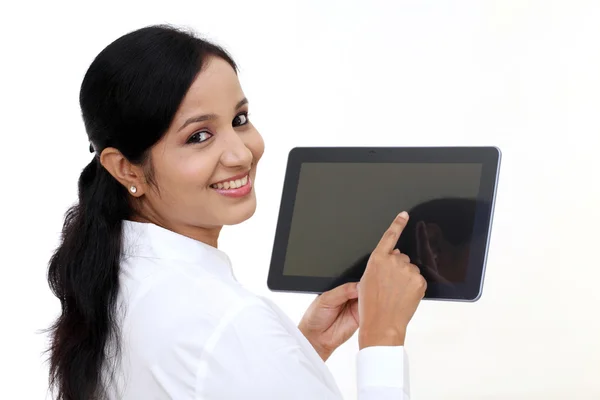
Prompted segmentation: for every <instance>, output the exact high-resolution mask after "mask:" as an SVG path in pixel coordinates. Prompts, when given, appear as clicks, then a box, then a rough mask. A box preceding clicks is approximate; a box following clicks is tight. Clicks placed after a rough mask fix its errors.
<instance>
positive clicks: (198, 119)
mask: <svg viewBox="0 0 600 400" xmlns="http://www.w3.org/2000/svg"><path fill="white" fill-rule="evenodd" d="M246 104H248V99H247V98H245V97H244V98H243V99H242V100H240V101H239V102H238V103H237V104H236V105H235V110H236V111H237V110H238V109H240V108H241V107H242V106H245V105H246ZM216 118H217V115H216V114H204V115H198V116H195V117H191V118H188V119H187V120H186V121H185V122H184V123H183V125H181V128H179V131H181V130H182V129H183V128H185V127H186V126H188V125H189V124H193V123H196V122H203V121H210V120H213V119H216ZM179 131H178V132H179Z"/></svg>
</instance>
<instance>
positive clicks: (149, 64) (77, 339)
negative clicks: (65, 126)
mask: <svg viewBox="0 0 600 400" xmlns="http://www.w3.org/2000/svg"><path fill="white" fill-rule="evenodd" d="M211 57H217V58H221V59H223V60H225V61H227V62H228V63H229V64H230V65H231V66H232V68H233V69H234V70H235V71H236V73H237V66H236V64H235V63H234V61H233V60H232V59H231V57H230V56H229V55H228V54H227V53H226V51H225V50H224V49H222V48H221V47H218V46H216V45H214V44H212V43H210V42H208V41H206V40H203V39H201V38H199V37H197V36H196V35H195V34H193V33H192V32H190V31H186V30H184V29H180V28H175V27H171V26H168V25H154V26H149V27H145V28H142V29H139V30H136V31H133V32H130V33H128V34H126V35H124V36H122V37H120V38H118V39H117V40H115V41H114V42H112V43H111V44H110V45H108V46H107V47H106V48H105V49H104V50H102V52H100V53H99V54H98V55H97V56H96V58H95V59H94V60H93V62H92V64H91V65H90V67H89V69H88V71H87V73H86V74H85V77H84V79H83V83H82V85H81V91H80V95H79V102H80V106H81V111H82V117H83V121H84V124H85V129H86V131H87V135H88V138H89V140H90V151H93V152H94V158H93V159H92V161H91V162H90V163H89V164H88V165H87V166H86V167H85V168H84V169H83V172H82V173H81V176H80V178H79V201H78V203H77V204H76V205H74V206H73V207H71V208H70V209H69V210H68V212H67V213H66V216H65V221H64V225H63V230H62V235H61V243H60V245H59V246H58V248H57V249H56V251H55V252H54V254H53V256H52V258H51V259H50V262H49V268H48V282H49V285H50V288H51V289H52V291H53V292H54V294H55V296H56V297H57V298H58V299H59V300H60V304H61V314H60V315H59V317H58V318H57V320H56V321H55V323H54V324H53V325H52V326H51V327H50V328H49V329H48V331H49V332H50V339H51V341H50V346H49V348H48V352H49V353H50V356H49V362H50V388H51V390H54V391H56V398H57V399H58V400H83V399H85V400H88V399H102V398H104V397H105V396H106V381H105V379H104V373H105V371H106V369H107V368H108V369H110V366H111V365H110V363H111V361H112V360H113V355H112V354H109V350H108V349H109V348H111V349H112V344H113V343H114V345H115V347H114V348H115V349H116V350H117V351H118V349H119V341H118V336H119V335H118V326H117V322H118V321H117V318H116V313H117V294H118V291H119V263H120V257H121V250H122V249H121V245H122V240H121V235H122V228H121V226H122V221H123V220H125V219H128V218H131V216H132V214H133V209H132V206H131V202H130V199H129V195H128V191H127V189H126V188H125V187H124V186H123V185H121V184H120V183H119V182H118V181H117V180H116V179H115V178H113V176H112V175H110V173H109V172H108V171H107V170H106V169H105V168H104V167H103V166H102V165H101V163H100V161H99V154H100V153H101V152H102V151H103V150H104V149H105V148H107V147H113V148H116V149H118V150H119V151H120V152H121V153H122V154H123V155H124V156H125V157H126V158H127V159H128V160H129V161H130V162H132V163H135V164H138V165H143V166H147V165H148V164H150V162H151V160H150V159H149V150H150V148H151V147H152V146H153V145H154V144H155V143H156V142H158V141H159V140H160V138H161V137H162V136H163V135H164V134H165V132H166V131H167V129H168V128H169V126H170V125H171V123H172V120H173V117H174V115H175V113H176V111H177V109H178V108H179V106H180V104H181V102H182V100H183V98H184V96H185V94H186V93H187V91H188V90H189V88H190V86H191V84H192V82H193V81H194V79H195V78H196V76H197V75H198V74H199V73H200V71H201V69H202V68H203V66H204V65H205V64H206V62H207V60H208V59H209V58H211ZM113 341H114V342H113Z"/></svg>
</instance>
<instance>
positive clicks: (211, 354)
mask: <svg viewBox="0 0 600 400" xmlns="http://www.w3.org/2000/svg"><path fill="white" fill-rule="evenodd" d="M294 330H295V331H294ZM301 335H302V334H301V333H300V332H299V331H298V330H297V327H296V326H295V325H292V324H290V323H289V321H287V320H285V319H283V318H282V317H281V316H280V315H278V313H277V312H275V311H274V310H273V309H272V308H271V307H269V306H268V305H266V304H264V303H261V302H257V303H256V304H251V305H245V306H243V307H240V308H239V310H237V312H233V313H231V314H230V315H229V316H228V317H226V318H224V319H223V321H222V324H221V326H220V327H219V328H218V329H217V330H216V331H215V333H214V334H213V336H212V337H211V338H210V340H209V341H208V343H206V345H205V346H204V350H203V356H202V358H201V363H200V365H199V369H198V373H197V379H196V397H195V398H196V399H203V400H209V399H222V400H228V399H240V398H244V399H257V400H258V399H261V400H263V399H265V400H267V399H273V400H275V399H277V400H280V399H290V400H295V399H298V400H300V399H301V400H306V399H319V400H341V399H342V396H341V393H340V391H339V389H338V387H337V385H336V384H335V382H334V380H333V378H332V376H331V374H330V372H329V370H328V369H327V367H326V365H325V363H324V362H323V361H322V360H321V359H320V358H319V356H318V354H317V353H316V352H315V351H314V349H313V348H312V347H310V344H309V343H308V341H306V340H305V338H304V337H303V336H301ZM357 363H358V365H357V371H358V388H357V389H358V399H359V400H376V399H377V400H392V399H394V400H407V399H408V396H407V392H406V387H405V382H404V376H405V373H406V368H405V354H404V350H403V348H401V347H396V348H394V347H371V348H366V349H363V350H361V351H360V352H359V354H358V358H357Z"/></svg>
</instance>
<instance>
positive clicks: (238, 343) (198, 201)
mask: <svg viewBox="0 0 600 400" xmlns="http://www.w3.org/2000/svg"><path fill="white" fill-rule="evenodd" d="M236 71H237V69H236V65H235V63H234V61H233V60H232V59H231V58H230V56H229V55H228V54H227V53H226V52H225V51H224V50H222V49H221V48H219V47H217V46H215V45H214V44H211V43H208V42H206V41H204V40H201V39H199V38H197V37H195V36H194V35H193V34H191V33H188V32H185V31H182V30H178V29H175V28H171V27H167V26H152V27H147V28H143V29H140V30H137V31H134V32H131V33H129V34H127V35H125V36H122V37H121V38H119V39H117V40H116V41H114V42H113V43H111V44H110V45H109V46H108V47H106V48H105V49H104V50H103V51H102V52H101V53H100V54H99V55H98V56H97V57H96V59H95V60H94V61H93V63H92V64H91V66H90V67H89V70H88V71H87V73H86V75H85V78H84V80H83V83H82V86H81V92H80V105H81V109H82V114H83V120H84V123H85V128H86V130H87V134H88V137H89V140H90V151H91V152H93V153H94V157H93V159H92V161H91V162H90V163H89V165H88V166H86V167H85V169H84V170H83V172H82V173H81V177H80V178H79V202H78V204H77V205H75V206H74V207H73V208H71V209H70V210H69V212H68V213H67V215H66V218H65V223H64V227H63V235H62V242H61V244H60V246H59V247H58V249H57V250H56V252H55V254H54V255H53V257H52V259H51V261H50V266H49V283H50V286H51V288H52V290H53V291H54V293H55V294H56V296H57V297H58V299H59V300H60V302H61V306H62V313H61V315H60V316H59V318H58V319H57V321H56V323H55V324H54V325H53V327H52V328H51V334H52V342H51V347H50V349H49V352H50V382H51V387H52V388H53V390H55V392H56V394H57V398H58V399H61V400H72V399H82V400H83V399H86V400H87V399H144V400H150V399H176V400H186V399H302V400H306V399H340V398H341V395H340V392H339V390H338V388H337V386H336V384H335V382H334V381H333V379H332V376H331V374H330V372H329V371H328V369H327V367H326V366H325V363H324V361H325V360H326V359H327V358H328V357H329V356H330V354H331V353H332V352H333V351H334V350H335V348H337V347H338V346H339V345H341V344H342V343H344V342H345V341H346V340H347V339H349V338H350V337H351V336H352V335H353V334H354V332H355V331H356V330H357V329H359V328H360V330H359V347H360V350H359V353H358V356H357V363H358V364H357V368H358V392H359V398H360V399H361V400H367V399H368V400H374V399H378V400H385V399H407V398H408V390H407V388H408V381H407V375H406V373H407V367H406V364H405V355H404V349H403V345H404V337H405V334H406V327H407V324H408V322H409V320H410V319H411V318H412V315H413V313H414V312H415V310H416V308H417V306H418V304H419V302H420V300H421V299H422V297H423V294H424V292H425V286H426V285H425V281H424V279H423V278H422V276H421V275H420V274H419V271H418V268H417V267H415V266H414V265H412V264H410V260H409V259H408V257H407V256H406V255H402V254H400V253H399V252H398V250H394V246H395V245H396V242H397V240H398V238H399V236H400V234H401V231H402V228H403V226H405V224H406V222H407V218H408V215H407V214H406V213H402V214H401V215H399V216H398V217H397V218H396V220H395V221H393V222H392V224H391V226H390V229H389V230H388V231H387V232H386V233H385V235H384V236H383V237H382V239H381V242H380V243H379V245H378V247H377V248H376V249H375V251H374V252H373V255H372V256H371V258H370V260H369V265H368V267H367V269H366V271H365V273H364V275H363V277H362V279H361V281H360V283H359V284H358V285H357V284H355V283H351V284H346V285H343V286H340V287H337V288H336V289H334V290H331V291H329V292H326V293H324V294H322V295H321V296H318V297H317V298H316V300H315V301H314V302H313V304H312V305H311V306H310V308H309V309H308V311H307V312H306V314H305V316H304V317H303V319H302V321H301V322H300V324H299V326H295V325H294V324H293V323H292V322H291V321H290V320H289V318H288V317H286V316H285V315H284V314H283V313H282V312H281V311H280V309H279V308H278V307H277V306H275V305H274V304H272V303H271V302H270V301H268V300H267V299H264V298H261V297H258V296H255V295H253V294H252V293H250V292H248V291H247V290H246V289H244V288H243V287H242V286H241V285H240V284H239V283H238V282H237V281H236V279H235V277H234V275H233V274H232V270H231V265H230V262H229V259H228V257H227V255H226V254H224V253H223V252H222V251H220V250H219V249H218V248H217V242H218V236H219V232H220V230H221V228H222V227H223V226H224V225H234V224H238V223H241V222H243V221H244V220H246V219H248V218H250V217H251V216H252V214H253V213H254V210H255V206H256V198H255V193H254V189H253V184H254V180H255V177H256V166H257V163H258V161H259V160H260V158H261V155H262V154H263V150H264V144H263V141H262V139H261V136H260V135H259V133H258V132H257V130H256V129H255V128H254V126H253V125H252V124H251V123H250V121H249V119H248V100H247V99H246V97H245V96H244V93H243V91H242V88H241V87H240V83H239V81H238V78H237V73H236Z"/></svg>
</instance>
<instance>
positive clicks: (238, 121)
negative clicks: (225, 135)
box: [186, 111, 250, 144]
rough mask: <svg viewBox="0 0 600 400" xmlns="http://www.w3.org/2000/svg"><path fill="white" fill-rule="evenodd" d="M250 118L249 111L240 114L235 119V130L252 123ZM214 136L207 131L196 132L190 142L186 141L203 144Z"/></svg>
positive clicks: (233, 122) (189, 139) (233, 123)
mask: <svg viewBox="0 0 600 400" xmlns="http://www.w3.org/2000/svg"><path fill="white" fill-rule="evenodd" d="M248 116H249V114H248V111H243V112H240V113H239V114H238V115H236V116H235V118H234V119H233V121H232V126H233V127H234V128H236V127H240V126H244V125H247V124H248V122H250V120H249V118H248ZM213 136H214V135H213V134H212V133H210V132H208V131H207V130H200V131H196V132H194V133H193V134H192V135H191V136H190V137H189V138H188V140H187V141H186V144H193V143H203V142H205V141H207V140H208V139H210V138H211V137H213Z"/></svg>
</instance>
